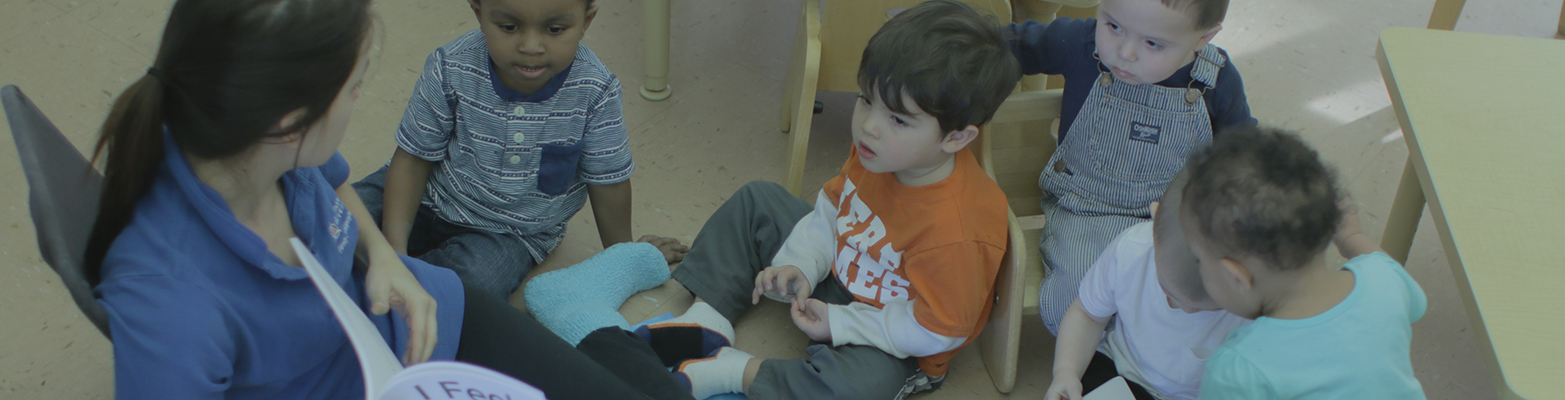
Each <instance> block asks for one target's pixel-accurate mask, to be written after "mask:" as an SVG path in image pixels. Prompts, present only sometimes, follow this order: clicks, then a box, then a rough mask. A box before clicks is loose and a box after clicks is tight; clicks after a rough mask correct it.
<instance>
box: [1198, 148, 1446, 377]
mask: <svg viewBox="0 0 1565 400" xmlns="http://www.w3.org/2000/svg"><path fill="white" fill-rule="evenodd" d="M1189 168H1190V183H1189V184H1188V185H1187V186H1186V187H1185V199H1186V201H1185V202H1184V205H1183V206H1182V207H1180V210H1179V219H1180V223H1181V225H1183V229H1184V231H1185V236H1186V237H1187V238H1189V242H1190V246H1191V249H1192V250H1194V252H1195V254H1196V258H1197V259H1199V260H1200V265H1201V266H1200V271H1201V278H1202V283H1203V285H1204V286H1205V287H1206V289H1207V291H1208V292H1209V293H1210V294H1211V296H1212V298H1213V299H1214V300H1216V301H1217V303H1218V304H1220V305H1222V306H1223V308H1225V309H1227V310H1228V311H1229V312H1231V313H1233V314H1235V315H1238V316H1241V317H1244V318H1250V319H1254V320H1255V322H1254V323H1252V324H1250V325H1248V326H1244V327H1241V328H1238V329H1235V330H1234V331H1233V333H1231V334H1229V335H1228V338H1227V339H1226V340H1225V341H1224V342H1223V345H1222V347H1219V348H1218V349H1217V351H1216V352H1214V353H1213V354H1212V357H1211V358H1210V359H1208V360H1207V362H1206V373H1205V375H1204V376H1203V377H1202V382H1201V394H1200V398H1201V399H1344V398H1356V399H1422V398H1424V392H1423V388H1422V387H1421V386H1420V385H1419V383H1418V379H1417V378H1415V377H1414V376H1413V366H1412V362H1411V359H1410V357H1409V354H1408V346H1409V345H1410V342H1411V339H1412V328H1411V326H1410V325H1411V324H1412V323H1413V322H1416V321H1418V319H1419V318H1420V317H1423V315H1424V309H1425V307H1426V306H1427V303H1426V300H1425V298H1424V292H1423V290H1422V289H1421V288H1419V286H1418V283H1417V282H1414V281H1413V278H1412V277H1411V276H1408V274H1407V271H1405V270H1404V269H1403V268H1402V266H1401V265H1400V264H1398V263H1397V262H1396V261H1394V260H1392V259H1391V257H1389V256H1387V255H1386V254H1385V253H1384V252H1382V251H1381V250H1380V248H1379V246H1377V245H1376V244H1375V243H1373V242H1371V241H1370V240H1369V238H1368V237H1366V236H1365V235H1364V234H1363V233H1362V232H1360V229H1359V222H1358V216H1357V215H1356V213H1355V212H1353V211H1352V207H1345V206H1339V203H1340V201H1339V199H1340V197H1339V196H1340V195H1339V191H1338V189H1337V187H1336V183H1335V182H1334V179H1333V177H1332V173H1331V172H1330V171H1329V170H1328V169H1327V168H1326V166H1325V165H1324V164H1322V163H1321V161H1320V157H1319V156H1318V155H1317V154H1316V153H1315V151H1314V150H1312V149H1310V148H1309V146H1307V145H1305V144H1304V142H1303V141H1302V140H1300V139H1299V138H1298V137H1297V136H1296V135H1294V134H1292V133H1288V132H1283V131H1280V130H1276V129H1267V128H1255V127H1240V128H1234V129H1231V130H1229V131H1228V132H1225V134H1223V135H1220V136H1218V137H1217V140H1216V141H1215V142H1214V143H1213V145H1212V147H1211V148H1209V149H1207V150H1204V151H1202V152H1200V153H1198V154H1197V155H1196V156H1195V157H1193V158H1192V159H1191V161H1190V164H1189ZM1344 209H1346V210H1348V211H1347V212H1344ZM1331 242H1335V243H1336V244H1337V249H1338V250H1339V251H1341V252H1342V255H1343V256H1344V257H1347V258H1349V261H1348V262H1347V264H1345V265H1343V267H1342V268H1341V269H1337V268H1332V267H1331V266H1329V265H1327V264H1326V260H1325V254H1324V252H1325V249H1326V245H1327V244H1328V243H1331Z"/></svg>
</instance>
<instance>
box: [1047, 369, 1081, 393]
mask: <svg viewBox="0 0 1565 400" xmlns="http://www.w3.org/2000/svg"><path fill="white" fill-rule="evenodd" d="M1062 375H1068V374H1058V373H1057V374H1054V382H1052V383H1050V384H1049V391H1048V392H1047V393H1046V394H1044V395H1043V400H1081V378H1075V379H1071V377H1070V376H1062Z"/></svg>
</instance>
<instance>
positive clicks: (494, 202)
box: [354, 0, 682, 298]
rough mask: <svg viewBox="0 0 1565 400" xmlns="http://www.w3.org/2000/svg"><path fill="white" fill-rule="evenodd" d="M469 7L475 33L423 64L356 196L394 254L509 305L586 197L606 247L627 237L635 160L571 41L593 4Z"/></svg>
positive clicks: (609, 76) (606, 85)
mask: <svg viewBox="0 0 1565 400" xmlns="http://www.w3.org/2000/svg"><path fill="white" fill-rule="evenodd" d="M468 3H469V5H470V6H471V7H472V8H473V14H474V15H475V16H476V17H477V18H478V22H479V29H476V30H473V31H471V32H468V33H467V34H464V35H462V36H461V37H459V38H457V39H456V40H454V41H452V42H451V43H448V44H446V45H445V46H441V47H440V48H439V49H436V50H435V51H434V53H431V54H430V55H429V58H428V59H427V60H426V61H425V62H424V73H423V75H422V76H421V77H420V78H419V80H418V84H417V86H416V87H415V88H414V91H413V96H412V99H410V100H409V101H408V107H407V111H406V112H405V113H404V114H403V117H402V125H401V126H400V127H399V128H398V129H397V150H396V153H395V154H394V155H393V156H392V158H391V161H390V162H389V163H388V164H387V166H386V167H382V168H381V169H380V170H379V171H377V172H375V173H374V174H371V175H370V176H368V177H366V178H364V180H362V181H359V182H358V183H355V184H354V188H355V189H356V190H357V191H358V193H359V196H360V197H362V198H363V199H364V202H365V203H366V204H365V205H366V206H368V208H369V210H370V212H371V213H372V214H374V215H375V217H376V219H377V221H376V222H378V223H380V224H381V229H382V230H383V232H385V233H386V239H388V240H389V241H390V242H391V245H392V246H393V247H394V248H396V249H397V250H398V251H400V252H403V253H406V254H410V255H417V256H419V258H421V259H423V260H424V261H428V262H429V263H431V264H434V265H439V266H442V267H446V268H450V269H453V270H455V271H456V272H457V275H459V276H460V277H461V278H462V280H463V281H464V282H466V283H467V284H469V285H478V286H481V287H482V288H483V289H484V290H486V291H488V292H490V293H493V294H495V295H496V296H500V297H501V298H509V297H510V294H511V292H513V291H515V290H516V288H517V286H518V285H520V284H521V281H522V278H523V277H525V276H526V275H527V272H528V271H530V270H531V269H532V267H533V266H534V265H537V263H538V262H541V261H543V259H544V258H545V257H547V256H548V255H549V253H550V252H551V251H553V250H554V248H555V247H556V246H558V245H559V244H560V240H561V239H562V238H563V237H564V235H565V227H566V224H567V223H568V222H569V221H570V219H571V217H572V216H574V215H575V214H576V212H577V211H579V210H581V207H582V206H583V205H585V204H586V202H587V200H588V199H589V198H590V199H591V200H592V205H593V215H594V216H595V217H596V219H597V226H598V233H599V238H600V239H601V240H602V241H603V245H604V247H608V246H609V245H612V244H614V243H620V242H629V241H631V233H630V199H631V188H630V175H631V172H632V171H634V170H635V164H634V163H633V162H632V161H631V157H630V148H629V147H628V145H627V142H628V137H627V134H626V131H625V123H624V117H623V116H622V114H621V108H620V82H619V79H618V78H617V77H615V76H614V74H613V73H612V72H609V70H608V68H607V67H605V66H604V65H603V63H602V62H601V61H599V60H598V57H597V56H596V55H595V54H593V52H592V50H589V49H588V48H587V47H586V46H584V45H582V44H581V38H582V36H583V35H584V34H585V33H586V31H587V28H588V27H589V26H590V25H591V24H592V20H593V18H594V17H595V16H596V15H597V11H598V8H597V6H596V5H595V4H593V0H469V1H468ZM643 240H644V241H650V240H656V241H658V242H659V243H662V244H665V245H666V244H669V243H668V242H672V241H673V239H662V238H655V237H651V236H648V237H643ZM674 247H678V246H677V244H674ZM681 251H682V249H681V250H679V251H674V252H671V253H670V254H669V257H670V258H671V259H672V258H677V257H680V256H681V255H680V254H681ZM671 261H672V260H671Z"/></svg>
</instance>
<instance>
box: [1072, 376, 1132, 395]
mask: <svg viewBox="0 0 1565 400" xmlns="http://www.w3.org/2000/svg"><path fill="white" fill-rule="evenodd" d="M1081 400H1136V395H1135V394H1132V393H1130V385H1127V384H1125V377H1121V376H1116V377H1114V379H1110V380H1109V381H1108V382H1104V383H1103V386H1098V388H1097V389H1093V390H1092V392H1091V393H1087V395H1086V396H1082V397H1081Z"/></svg>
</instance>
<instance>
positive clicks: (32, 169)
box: [0, 85, 109, 337]
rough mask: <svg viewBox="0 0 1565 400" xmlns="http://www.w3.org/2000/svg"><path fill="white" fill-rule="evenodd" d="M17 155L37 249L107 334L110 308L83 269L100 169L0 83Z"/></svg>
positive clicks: (18, 94) (18, 93)
mask: <svg viewBox="0 0 1565 400" xmlns="http://www.w3.org/2000/svg"><path fill="white" fill-rule="evenodd" d="M0 101H3V102H4V103H5V116H6V119H7V120H9V121H10V123H11V137H12V138H14V139H15V140H16V152H17V156H18V157H19V158H21V161H22V172H23V173H24V174H25V175H26V176H27V188H28V194H27V202H28V209H29V210H30V211H31V213H32V216H33V225H34V226H35V227H36V228H37V231H38V252H39V254H41V255H42V256H43V260H44V262H46V263H48V264H49V267H50V268H52V269H54V272H55V273H57V274H59V275H60V282H62V283H64V284H65V288H66V290H67V291H69V292H70V294H71V299H72V300H75V301H76V306H77V307H79V308H81V310H82V313H83V314H86V316H87V319H88V320H90V321H92V323H93V325H96V326H97V327H98V330H99V331H101V332H103V336H105V337H108V336H109V318H108V313H107V312H105V311H104V309H103V306H102V305H100V304H98V302H97V300H96V299H94V298H93V295H92V286H90V285H88V284H87V279H86V276H85V274H84V272H83V268H84V264H85V263H84V258H85V257H86V251H87V236H88V235H90V234H91V233H92V225H93V222H94V220H96V219H97V216H98V197H99V195H100V193H101V192H102V191H103V175H102V174H99V173H98V171H97V170H95V169H93V168H92V164H91V163H90V162H88V161H87V159H86V158H85V157H82V154H81V152H78V151H76V147H75V146H72V145H71V141H70V140H68V139H66V138H65V135H62V134H61V133H60V130H59V129H58V128H56V127H55V126H54V123H52V122H49V118H47V117H45V116H44V115H43V112H42V111H39V110H38V106H36V105H34V104H33V102H32V100H28V99H27V96H26V95H24V94H22V91H21V90H20V89H17V88H16V86H13V85H6V86H5V87H4V88H0Z"/></svg>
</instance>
